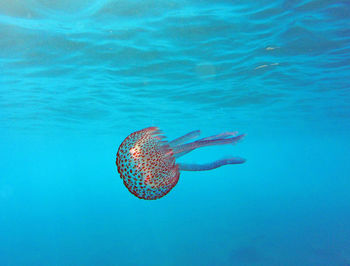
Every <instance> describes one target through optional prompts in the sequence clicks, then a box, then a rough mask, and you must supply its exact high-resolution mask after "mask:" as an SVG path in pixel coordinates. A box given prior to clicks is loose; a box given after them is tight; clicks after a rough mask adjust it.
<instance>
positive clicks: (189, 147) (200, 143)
mask: <svg viewBox="0 0 350 266" xmlns="http://www.w3.org/2000/svg"><path fill="white" fill-rule="evenodd" d="M228 136H229V135H228V133H226V135H225V136H224V137H222V136H221V137H219V138H214V137H215V136H213V137H208V138H204V139H201V140H197V141H194V142H191V143H187V144H182V145H177V146H175V147H174V148H173V150H174V155H175V157H176V158H180V157H181V156H183V155H185V154H187V153H189V152H191V151H193V150H195V149H197V148H200V147H205V146H213V145H225V144H235V143H237V142H238V141H239V140H241V139H242V138H243V137H244V136H245V135H244V134H242V135H238V136H235V137H231V138H227V137H228Z"/></svg>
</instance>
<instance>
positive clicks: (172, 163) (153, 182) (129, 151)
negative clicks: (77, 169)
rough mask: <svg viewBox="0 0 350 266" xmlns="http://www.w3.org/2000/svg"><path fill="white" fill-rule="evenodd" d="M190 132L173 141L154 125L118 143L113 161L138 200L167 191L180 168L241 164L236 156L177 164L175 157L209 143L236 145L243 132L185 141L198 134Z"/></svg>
mask: <svg viewBox="0 0 350 266" xmlns="http://www.w3.org/2000/svg"><path fill="white" fill-rule="evenodd" d="M199 133H200V132H199V131H198V130H197V131H193V132H190V133H188V134H186V135H184V136H182V137H180V138H177V139H175V140H173V141H170V142H168V141H166V140H165V137H164V136H163V135H162V133H161V131H160V130H159V129H158V128H157V127H149V128H145V129H142V130H139V131H136V132H134V133H132V134H130V135H129V136H128V137H126V138H125V140H124V141H123V142H122V144H121V145H120V146H119V149H118V152H117V159H116V164H117V167H118V172H119V174H120V177H121V178H122V179H123V182H124V185H125V186H126V187H127V188H128V190H129V191H130V192H131V193H132V194H134V195H135V196H136V197H138V198H140V199H146V200H155V199H159V198H161V197H163V196H165V195H166V194H168V193H169V192H170V190H171V189H172V188H173V187H175V185H176V184H177V182H178V180H179V176H180V170H181V171H204V170H211V169H215V168H218V167H220V166H223V165H226V164H240V163H244V162H245V160H244V159H242V158H239V157H230V158H224V159H222V160H218V161H214V162H211V163H208V164H184V163H181V164H177V163H176V159H177V158H179V157H181V156H183V155H185V154H187V153H189V152H191V151H193V150H194V149H197V148H199V147H204V146H210V145H223V144H235V143H237V142H238V141H239V140H240V139H242V138H243V137H244V135H243V134H242V135H237V132H225V133H221V134H219V135H215V136H211V137H207V138H203V139H199V140H197V141H194V142H190V143H187V141H189V140H190V139H193V138H196V137H198V136H199Z"/></svg>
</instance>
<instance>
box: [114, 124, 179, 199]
mask: <svg viewBox="0 0 350 266" xmlns="http://www.w3.org/2000/svg"><path fill="white" fill-rule="evenodd" d="M163 138H164V137H163V136H162V135H161V132H160V131H159V130H158V128H156V127H150V128H146V129H143V130H140V131H137V132H134V133H132V134H130V135H129V136H128V137H127V138H126V139H125V140H124V141H123V143H122V144H121V145H120V147H119V149H118V153H117V161H116V163H117V167H118V172H119V174H120V177H121V178H122V179H123V182H124V185H125V186H126V187H127V188H128V190H129V191H130V192H131V193H132V194H134V195H135V196H136V197H138V198H141V199H147V200H152V199H158V198H161V197H163V196H164V195H166V194H167V193H168V192H169V191H170V190H171V189H172V188H173V187H174V186H175V185H176V184H177V181H178V180H179V176H180V172H179V167H178V166H177V165H176V164H175V157H174V155H173V152H172V149H171V148H170V146H169V145H168V144H167V142H165V141H163V140H162V139H163Z"/></svg>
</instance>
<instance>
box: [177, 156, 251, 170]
mask: <svg viewBox="0 0 350 266" xmlns="http://www.w3.org/2000/svg"><path fill="white" fill-rule="evenodd" d="M245 161H246V160H245V159H243V158H239V157H231V158H225V159H221V160H218V161H214V162H211V163H207V164H187V163H179V164H178V165H179V169H180V171H207V170H212V169H215V168H218V167H220V166H223V165H227V164H241V163H244V162H245Z"/></svg>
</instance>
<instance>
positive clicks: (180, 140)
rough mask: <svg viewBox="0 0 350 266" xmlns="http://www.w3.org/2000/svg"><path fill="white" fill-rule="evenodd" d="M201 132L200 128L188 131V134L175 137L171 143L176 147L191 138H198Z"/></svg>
mask: <svg viewBox="0 0 350 266" xmlns="http://www.w3.org/2000/svg"><path fill="white" fill-rule="evenodd" d="M200 133H201V132H200V131H199V130H195V131H192V132H190V133H187V134H186V135H184V136H182V137H179V138H177V139H174V140H172V141H170V142H169V145H170V146H171V147H174V146H176V145H181V144H184V143H185V142H187V141H189V140H191V139H194V138H197V137H198V136H199V135H200Z"/></svg>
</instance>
